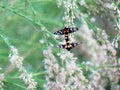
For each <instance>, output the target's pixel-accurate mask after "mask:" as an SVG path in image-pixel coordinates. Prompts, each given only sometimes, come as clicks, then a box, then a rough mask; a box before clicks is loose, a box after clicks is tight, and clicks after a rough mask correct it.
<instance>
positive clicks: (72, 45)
mask: <svg viewBox="0 0 120 90" xmlns="http://www.w3.org/2000/svg"><path fill="white" fill-rule="evenodd" d="M80 44H82V42H76V43H66V44H65V45H59V48H63V49H67V50H68V51H70V50H71V49H72V48H74V47H76V46H77V45H80Z"/></svg>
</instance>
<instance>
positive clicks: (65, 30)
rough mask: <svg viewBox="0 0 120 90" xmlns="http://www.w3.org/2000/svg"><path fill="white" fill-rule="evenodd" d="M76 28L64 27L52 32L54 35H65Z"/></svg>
mask: <svg viewBox="0 0 120 90" xmlns="http://www.w3.org/2000/svg"><path fill="white" fill-rule="evenodd" d="M77 30H78V28H77V27H72V28H66V27H65V28H64V29H62V30H58V31H56V32H55V33H54V34H55V35H66V34H69V33H73V32H76V31H77Z"/></svg>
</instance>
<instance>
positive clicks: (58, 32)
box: [54, 29, 64, 35]
mask: <svg viewBox="0 0 120 90" xmlns="http://www.w3.org/2000/svg"><path fill="white" fill-rule="evenodd" d="M54 34H55V35H63V34H64V29H61V30H58V31H56V32H54Z"/></svg>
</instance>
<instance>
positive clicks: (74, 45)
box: [71, 42, 82, 48]
mask: <svg viewBox="0 0 120 90" xmlns="http://www.w3.org/2000/svg"><path fill="white" fill-rule="evenodd" d="M80 44H82V42H77V43H71V45H72V48H73V47H76V46H78V45H80Z"/></svg>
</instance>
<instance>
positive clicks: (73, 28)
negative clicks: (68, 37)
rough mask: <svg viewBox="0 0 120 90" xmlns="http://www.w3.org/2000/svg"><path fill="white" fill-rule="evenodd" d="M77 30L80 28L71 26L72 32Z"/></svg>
mask: <svg viewBox="0 0 120 90" xmlns="http://www.w3.org/2000/svg"><path fill="white" fill-rule="evenodd" d="M76 31H78V28H77V27H72V28H70V31H69V32H70V33H73V32H76Z"/></svg>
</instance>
